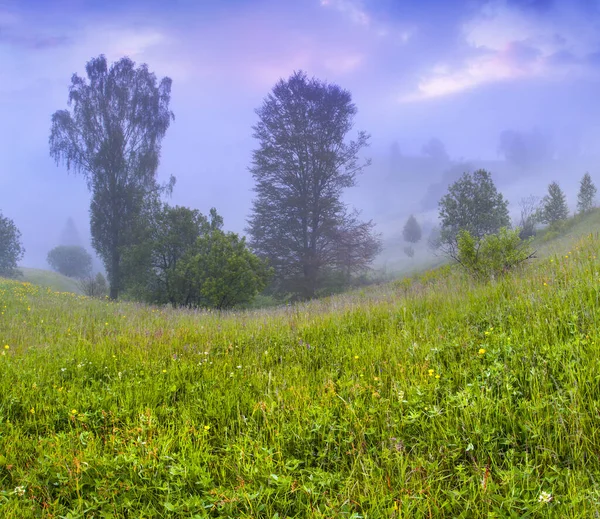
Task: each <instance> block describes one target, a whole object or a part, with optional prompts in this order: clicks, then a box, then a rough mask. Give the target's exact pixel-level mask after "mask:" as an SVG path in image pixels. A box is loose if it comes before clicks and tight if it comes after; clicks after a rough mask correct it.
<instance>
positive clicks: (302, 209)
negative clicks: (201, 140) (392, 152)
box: [248, 71, 380, 299]
mask: <svg viewBox="0 0 600 519" xmlns="http://www.w3.org/2000/svg"><path fill="white" fill-rule="evenodd" d="M356 111H357V110H356V106H355V105H354V104H353V103H352V96H351V94H350V92H348V91H346V90H343V89H342V88H340V87H339V86H337V85H334V84H328V83H325V82H322V81H319V80H318V79H314V78H313V79H309V78H308V77H307V75H306V74H305V73H304V72H301V71H300V72H296V73H294V74H293V75H292V76H291V77H290V78H289V79H287V80H283V79H282V80H280V81H279V82H278V83H277V84H276V85H275V87H274V88H273V90H272V91H271V93H270V94H269V95H268V96H267V97H266V99H265V100H264V102H263V104H262V106H261V107H260V108H259V109H258V110H257V111H256V113H257V115H258V117H259V121H258V123H257V124H256V125H255V126H254V127H253V130H254V137H255V138H256V139H257V140H258V148H257V149H256V150H255V151H254V153H253V160H252V166H251V167H250V171H251V173H252V176H253V178H254V180H255V182H256V185H255V192H256V197H255V199H254V202H253V208H252V214H251V216H250V218H249V222H248V223H249V227H248V232H249V234H250V237H251V240H250V244H251V246H252V248H253V249H254V250H255V252H256V253H257V254H259V255H260V256H261V257H264V258H267V259H268V260H269V263H270V265H272V266H273V267H274V269H275V283H274V288H275V290H276V291H277V292H279V293H283V294H290V293H291V294H293V295H294V296H295V297H299V298H302V299H307V298H311V297H314V296H315V294H316V292H317V290H318V289H319V287H320V286H321V284H322V283H323V282H324V276H325V275H326V274H325V273H327V275H329V274H330V272H331V270H332V269H333V270H338V269H342V270H344V271H346V272H348V271H357V270H360V269H364V268H366V267H368V266H369V265H370V263H371V261H372V260H373V259H374V257H375V256H376V254H378V252H379V251H380V241H379V239H378V237H377V236H376V235H375V234H374V232H373V224H372V222H361V221H359V220H358V219H357V218H356V213H355V212H353V211H348V208H347V207H346V206H345V204H344V203H343V202H342V200H341V196H342V193H343V191H344V189H346V188H349V187H352V186H354V185H355V183H356V177H357V175H358V174H359V173H361V172H362V170H363V168H364V167H365V166H366V165H367V164H368V161H366V162H362V161H361V160H360V158H359V154H360V152H361V150H362V149H363V148H365V147H366V146H367V145H368V140H369V136H368V135H367V134H366V133H365V132H362V131H361V132H358V135H357V137H356V140H349V141H348V140H347V139H346V137H347V135H348V133H349V132H350V130H351V129H352V127H353V124H354V116H355V115H356ZM349 244H352V246H353V252H354V254H351V255H349V254H348V250H349V248H348V245H349Z"/></svg>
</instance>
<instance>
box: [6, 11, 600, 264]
mask: <svg viewBox="0 0 600 519" xmlns="http://www.w3.org/2000/svg"><path fill="white" fill-rule="evenodd" d="M101 53H103V54H105V55H106V56H107V58H108V59H109V61H115V60H117V59H119V58H120V57H122V56H124V55H127V56H129V57H131V58H132V59H134V60H135V61H136V62H139V63H142V62H145V63H148V65H149V67H150V69H151V70H152V71H154V72H155V73H156V74H157V75H158V76H164V75H168V76H170V77H171V78H172V79H173V90H172V109H173V111H174V112H175V116H176V120H175V122H174V123H173V125H172V126H171V128H170V129H169V131H168V133H167V136H166V138H165V140H164V143H163V144H164V145H163V155H162V161H161V165H160V168H159V173H160V177H161V179H166V178H168V176H169V175H170V174H173V175H175V176H176V177H177V185H176V187H175V191H174V194H173V197H172V200H171V203H174V204H181V205H187V206H191V207H194V208H198V209H200V210H201V211H202V212H208V210H209V209H210V207H212V206H215V207H216V208H217V210H218V211H219V212H220V213H221V214H222V215H223V216H224V218H225V227H226V228H228V229H231V230H234V231H237V232H242V231H243V228H244V226H245V219H246V217H247V215H248V212H249V209H250V204H251V200H252V191H251V190H252V179H251V177H250V174H249V173H248V171H247V166H248V164H249V160H250V155H251V151H252V149H253V147H254V146H255V143H254V142H253V139H252V137H251V134H252V130H251V126H252V124H254V123H255V122H256V115H255V114H254V109H255V108H257V107H258V106H259V105H260V104H261V101H262V99H263V98H264V96H265V95H266V94H267V93H268V92H269V90H270V89H271V87H272V86H273V85H274V83H275V82H276V81H277V80H278V79H279V78H281V77H284V78H287V77H288V76H289V75H290V74H291V73H292V72H293V71H294V70H297V69H303V70H305V71H306V72H307V73H308V74H309V75H314V76H317V77H319V78H320V79H324V80H328V81H330V82H335V83H338V84H339V85H341V86H342V87H344V88H347V89H348V90H350V91H351V92H352V93H353V96H354V101H355V103H356V104H357V107H358V110H359V113H358V116H357V121H356V129H364V130H366V131H368V132H369V133H371V135H372V139H371V143H372V145H371V148H370V149H369V150H368V152H367V155H368V156H370V157H372V158H373V165H372V167H371V168H370V169H368V170H366V171H365V173H364V175H363V176H362V177H361V178H360V186H359V187H358V188H355V189H354V190H352V191H351V192H349V193H348V200H349V201H350V202H351V203H352V204H354V205H356V206H357V207H358V208H359V209H363V211H364V213H363V214H364V215H365V217H367V218H374V219H375V221H376V222H377V223H378V226H379V228H380V230H381V231H383V232H384V234H385V236H386V239H387V240H388V241H389V240H393V239H394V237H395V235H396V234H397V231H398V229H399V228H401V225H402V224H403V220H404V219H405V218H406V217H407V216H408V214H409V213H411V212H415V213H416V214H417V215H420V217H421V219H422V220H431V221H432V220H433V218H434V217H435V213H436V211H435V200H436V197H437V196H438V194H439V192H443V191H444V189H445V186H446V185H447V182H448V181H451V180H452V179H453V178H455V177H456V175H457V174H458V173H457V171H458V172H460V170H461V168H463V169H464V168H467V167H480V166H482V165H483V166H487V167H489V169H490V170H491V171H492V174H493V176H494V178H495V179H496V181H497V183H498V185H499V186H501V187H502V189H503V190H504V191H505V193H506V194H507V196H508V198H509V199H510V200H511V202H512V203H513V207H516V202H517V201H518V199H519V198H520V197H521V196H526V195H528V194H530V193H532V192H533V193H535V194H539V195H543V193H544V190H545V186H546V185H547V184H548V183H549V182H550V181H551V180H555V179H556V180H559V182H560V183H561V185H563V186H564V187H565V190H566V191H567V194H568V195H569V198H570V203H571V205H573V206H574V202H575V201H574V195H575V193H576V189H577V181H578V180H579V178H580V177H581V176H582V175H583V173H584V172H585V171H589V172H590V174H591V175H592V177H593V178H595V179H596V181H597V182H598V183H600V168H599V167H598V164H599V163H600V161H599V159H600V156H599V155H600V154H599V153H598V151H597V150H598V149H599V144H600V102H599V100H598V95H599V94H598V93H599V92H600V88H599V87H600V4H599V2H598V0H566V1H564V0H555V1H553V0H522V1H521V0H504V1H462V2H459V1H456V0H441V1H432V0H423V1H419V2H416V1H413V0H370V1H369V0H363V1H360V0H296V1H294V2H292V1H282V0H278V1H273V0H265V1H263V0H255V1H249V0H247V1H244V0H235V1H226V0H222V1H217V0H214V1H212V2H195V1H191V0H179V1H177V0H174V1H169V2H164V1H160V2H158V1H141V0H140V1H137V2H129V1H127V0H124V1H120V2H116V1H115V2H111V1H109V2H106V1H104V2H101V1H83V0H37V1H30V0H15V1H8V2H6V1H4V0H0V67H1V68H0V71H1V72H0V74H1V76H0V79H1V81H0V113H1V114H2V115H1V116H0V210H1V211H2V212H3V213H4V215H5V216H8V217H10V218H13V219H14V220H15V223H16V224H17V226H18V227H19V228H20V229H21V231H22V233H23V241H24V243H25V246H26V248H27V255H26V257H25V260H24V262H23V264H24V265H26V266H37V267H44V266H45V256H46V253H47V251H48V250H49V249H50V248H52V247H53V246H55V245H56V244H57V241H58V240H59V236H60V234H61V231H62V229H63V227H64V225H65V222H66V219H67V218H68V217H69V216H72V217H73V218H74V220H75V222H76V224H77V226H78V229H79V232H80V233H81V235H82V236H83V237H84V238H87V235H88V233H89V230H88V218H87V209H88V205H89V195H88V193H87V191H86V188H85V183H84V181H83V178H81V177H74V176H69V175H68V174H67V172H66V170H65V168H64V167H56V166H55V165H54V163H53V162H52V161H51V159H50V157H49V152H48V135H49V128H50V116H51V114H52V113H53V112H54V111H56V110H58V109H62V108H65V107H66V100H67V92H68V86H69V82H70V77H71V75H72V74H73V73H74V72H77V73H79V74H83V73H84V67H85V63H86V62H87V61H88V60H89V59H90V58H91V57H95V56H97V55H99V54H101ZM432 138H436V139H438V140H439V141H437V142H438V145H439V144H440V143H441V147H440V146H438V147H437V148H435V146H434V147H433V148H435V149H439V150H441V154H440V155H438V156H437V158H436V157H432V156H427V154H426V153H425V152H424V151H423V147H424V146H425V145H426V144H427V143H428V142H429V141H430V140H431V139H432ZM394 143H396V144H394ZM433 148H432V149H433ZM431 153H433V152H431ZM431 153H430V155H431ZM457 163H458V164H459V166H456V164H457ZM463 163H464V166H463ZM457 168H458V169H457Z"/></svg>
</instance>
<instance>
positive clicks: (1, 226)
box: [0, 212, 25, 277]
mask: <svg viewBox="0 0 600 519" xmlns="http://www.w3.org/2000/svg"><path fill="white" fill-rule="evenodd" d="M24 254H25V249H24V248H23V245H22V243H21V232H20V231H19V229H17V226H16V225H15V223H14V222H13V221H12V220H11V219H10V218H8V217H5V216H2V213H1V212H0V276H4V277H17V276H19V275H20V272H19V271H18V270H17V263H18V262H19V261H20V260H21V259H23V255H24Z"/></svg>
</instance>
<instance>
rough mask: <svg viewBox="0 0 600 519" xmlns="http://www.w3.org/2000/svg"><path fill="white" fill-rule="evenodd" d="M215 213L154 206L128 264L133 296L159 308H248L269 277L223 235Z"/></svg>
mask: <svg viewBox="0 0 600 519" xmlns="http://www.w3.org/2000/svg"><path fill="white" fill-rule="evenodd" d="M222 227H223V218H222V217H221V216H220V215H219V214H218V213H217V211H216V209H214V208H213V209H211V210H210V214H209V216H208V217H206V216H204V215H203V214H202V213H200V212H199V211H198V210H195V209H189V208H187V207H181V206H175V207H172V206H170V205H168V204H162V203H161V202H160V201H159V200H154V201H153V202H152V203H151V204H149V205H148V207H147V208H146V210H145V211H144V212H143V214H142V216H141V219H140V224H139V225H138V239H137V243H136V245H134V246H132V247H130V248H129V249H128V251H127V253H126V256H125V258H124V272H125V274H126V276H125V277H126V281H127V285H126V288H127V289H128V291H129V293H130V294H133V295H134V297H135V298H137V299H142V300H144V301H147V302H150V303H155V304H167V303H168V304H171V305H173V306H175V307H177V306H186V307H205V308H218V309H221V310H222V309H227V308H232V307H234V306H239V305H241V304H245V303H247V302H249V301H250V300H251V299H252V298H253V297H254V296H255V295H256V294H257V293H258V292H259V291H260V290H262V289H263V288H264V286H265V283H266V282H267V280H268V278H269V276H270V270H269V269H268V268H267V265H266V263H265V262H264V261H263V260H260V259H259V258H258V257H257V256H255V255H254V254H252V252H251V251H250V250H249V249H248V247H247V246H246V242H245V240H244V239H240V238H239V236H238V235H237V234H234V233H226V232H224V231H223V230H222Z"/></svg>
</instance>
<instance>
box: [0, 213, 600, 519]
mask: <svg viewBox="0 0 600 519" xmlns="http://www.w3.org/2000/svg"><path fill="white" fill-rule="evenodd" d="M598 218H599V217H598V214H594V215H592V216H591V217H589V218H588V219H586V220H585V221H582V222H578V223H576V224H575V226H574V227H573V228H572V229H571V234H570V235H569V236H568V237H567V238H565V239H558V240H554V241H549V242H547V243H545V244H542V245H540V246H539V249H540V257H539V259H537V260H535V261H534V262H533V263H532V264H531V265H529V266H528V267H527V268H525V269H524V270H523V271H521V272H517V273H515V274H513V275H512V276H511V277H509V278H506V279H502V280H499V281H496V282H493V283H488V284H485V285H481V284H474V283H473V282H471V281H470V280H469V279H468V278H466V277H464V276H463V275H462V274H461V273H460V272H457V271H455V270H453V269H449V268H442V269H439V270H437V271H432V272H428V273H425V274H423V275H421V276H420V277H419V279H416V278H415V279H412V280H408V281H402V282H396V283H390V284H387V285H382V286H380V287H372V288H368V289H365V290H363V291H357V292H355V293H352V294H345V295H342V296H337V297H332V298H328V299H324V300H320V301H315V302H312V303H308V304H305V305H298V306H294V307H290V308H285V309H276V310H269V311H252V312H244V313H237V314H225V315H223V314H222V315H219V314H216V313H206V312H188V311H174V310H171V309H158V308H150V307H145V306H141V305H134V304H125V303H110V302H105V301H98V300H91V299H87V298H84V297H82V296H77V295H75V294H64V293H56V292H55V291H54V290H51V289H47V288H43V287H38V286H34V285H31V284H23V283H18V282H13V281H2V280H0V314H1V315H0V348H1V350H2V355H1V356H0V516H1V517H3V518H29V517H55V518H59V517H65V518H70V519H73V518H84V517H85V518H91V517H95V518H108V517H131V518H148V517H189V518H212V517H231V518H238V517H241V518H250V517H253V518H284V517H297V518H301V517H311V518H312V517H315V518H331V517H345V518H355V519H357V518H400V517H402V518H415V517H462V518H478V517H486V518H491V517H504V518H513V517H514V518H517V517H531V518H533V517H535V518H537V517H560V518H587V517H597V516H598V514H600V486H599V483H600V481H599V479H600V428H599V427H598V423H599V420H600V416H599V414H600V334H599V326H598V323H599V322H600V321H599V317H600V315H599V313H600V310H599V308H600V307H599V304H600V260H599V259H598V257H600V238H598V235H597V234H591V235H588V236H586V237H583V238H580V239H579V240H578V241H577V242H575V241H574V240H575V238H574V236H577V235H578V234H581V233H585V232H589V231H594V229H595V228H597V227H596V224H597V223H598Z"/></svg>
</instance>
